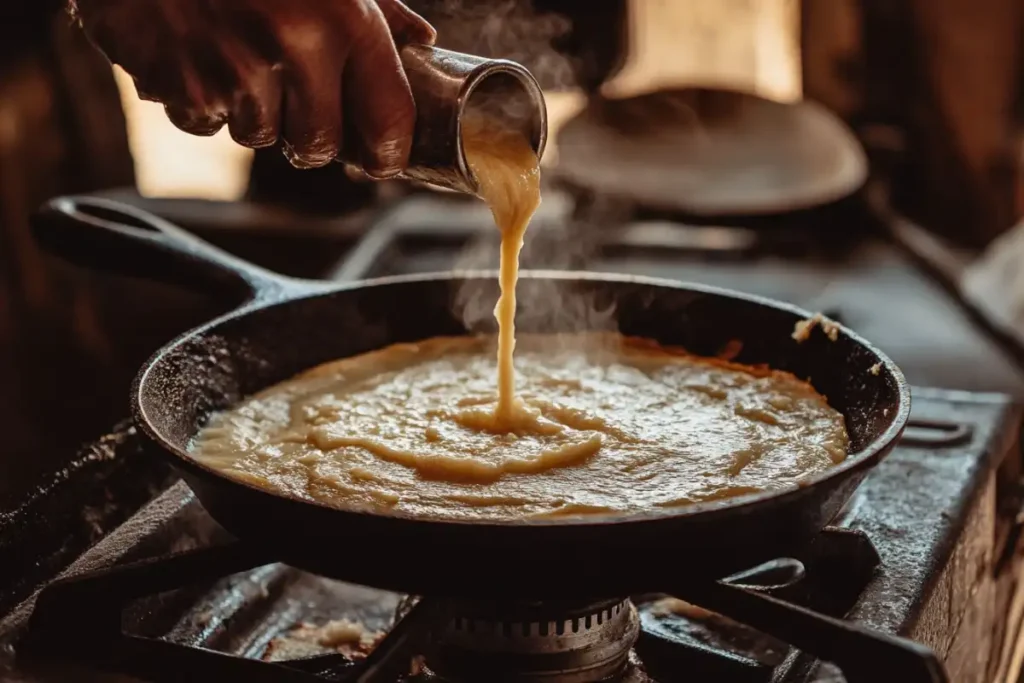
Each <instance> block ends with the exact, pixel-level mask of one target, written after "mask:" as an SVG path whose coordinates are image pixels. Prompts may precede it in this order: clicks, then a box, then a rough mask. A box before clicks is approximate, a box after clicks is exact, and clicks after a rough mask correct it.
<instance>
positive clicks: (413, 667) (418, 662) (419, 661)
mask: <svg viewBox="0 0 1024 683" xmlns="http://www.w3.org/2000/svg"><path fill="white" fill-rule="evenodd" d="M424 667H425V661H424V658H423V655H416V656H415V657H413V658H412V661H410V662H409V675H410V676H419V675H420V674H422V673H423V670H424Z"/></svg>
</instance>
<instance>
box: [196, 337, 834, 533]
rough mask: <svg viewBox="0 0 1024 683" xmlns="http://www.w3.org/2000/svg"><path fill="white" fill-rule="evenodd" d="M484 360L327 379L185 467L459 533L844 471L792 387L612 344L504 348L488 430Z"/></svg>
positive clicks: (444, 351) (219, 418) (243, 412)
mask: <svg viewBox="0 0 1024 683" xmlns="http://www.w3.org/2000/svg"><path fill="white" fill-rule="evenodd" d="M494 351H495V340H494V338H491V337H483V338H478V337H452V338H435V339H429V340H426V341H423V342H419V343H416V344H400V345H396V346H390V347H387V348H384V349H381V350H378V351H373V352H370V353H367V354H364V355H360V356H356V357H353V358H348V359H343V360H339V361H335V362H332V363H328V364H326V365H323V366H320V367H317V368H314V369H312V370H310V371H308V372H306V373H304V374H302V375H300V376H298V377H296V378H294V379H292V380H289V381H287V382H284V383H282V384H279V385H277V386H274V387H271V388H269V389H267V390H265V391H263V392H262V393H260V394H258V395H256V396H254V397H252V398H250V399H248V400H246V401H245V402H243V403H242V404H241V405H239V406H237V407H236V408H234V409H232V410H229V411H227V412H224V413H221V414H219V415H216V416H214V417H213V419H212V420H211V421H210V423H209V425H208V426H207V427H206V428H205V429H203V430H202V432H201V433H200V434H199V435H198V437H197V438H196V440H195V442H194V444H193V449H192V450H193V455H194V457H195V458H196V459H197V460H199V461H200V462H203V463H205V464H207V465H210V466H212V467H214V468H216V469H218V470H220V471H221V472H222V473H223V474H225V475H226V476H228V477H232V478H235V479H240V480H243V481H247V482H250V483H253V484H255V485H257V486H260V487H262V488H265V489H269V490H271V491H276V492H280V493H285V494H289V495H293V496H297V497H299V498H304V499H307V500H312V501H319V502H321V503H325V504H328V505H331V506H336V507H340V508H347V509H353V508H355V509H368V510H373V511H378V512H396V513H401V514H409V515H417V516H426V517H431V518H441V519H463V520H494V519H517V518H531V517H551V516H567V515H585V514H601V513H627V512H640V511H645V510H652V509H656V508H668V507H675V506H681V505H687V504H692V503H696V502H700V501H707V500H714V499H720V498H727V497H731V496H736V495H741V494H745V493H751V492H756V491H762V490H768V489H778V488H782V487H789V486H792V485H794V484H796V483H798V482H799V481H800V480H802V479H804V478H806V477H808V476H811V475H814V474H817V473H819V472H822V471H824V470H826V469H828V468H830V467H832V466H833V465H835V464H837V463H839V462H841V461H842V460H843V459H844V458H845V457H846V453H847V448H848V439H847V434H846V429H845V425H844V422H843V417H842V415H841V414H840V413H839V412H838V411H836V410H834V409H833V408H831V407H829V406H828V404H827V402H826V400H825V399H824V397H822V396H821V395H820V394H818V393H817V392H816V391H815V390H814V389H813V387H811V386H810V385H809V384H807V383H806V382H803V381H801V380H799V379H797V378H795V377H794V376H792V375H789V374H787V373H783V372H777V371H770V370H759V369H755V368H748V367H745V366H740V365H735V364H730V363H726V362H724V361H717V360H712V359H706V358H699V357H695V356H691V355H687V354H685V353H683V352H681V351H679V350H673V349H666V348H662V347H659V346H657V345H656V344H654V343H652V342H648V341H643V340H637V339H627V338H623V337H619V336H617V335H611V334H597V333H590V334H580V335H569V336H558V337H555V336H546V335H539V336H533V335H525V336H524V335H520V338H519V348H518V350H517V353H516V361H515V362H516V370H517V374H518V378H519V387H520V391H519V394H518V397H517V400H518V401H519V408H518V409H519V410H520V413H521V417H520V419H519V420H517V422H516V423H515V425H513V426H512V427H509V425H498V424H496V423H495V421H494V415H495V408H496V406H497V402H498V397H497V396H496V394H495V391H494Z"/></svg>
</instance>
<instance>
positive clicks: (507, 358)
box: [462, 118, 540, 431]
mask: <svg viewBox="0 0 1024 683" xmlns="http://www.w3.org/2000/svg"><path fill="white" fill-rule="evenodd" d="M462 142H463V147H464V149H465V154H466V160H467V161H468V162H469V168H470V170H471V171H472V172H473V175H474V176H475V177H476V180H477V183H478V185H479V191H480V196H481V197H482V198H483V200H484V201H485V202H487V204H488V206H490V209H491V213H492V214H493V215H494V222H495V223H496V224H497V226H498V230H500V231H501V261H500V271H499V284H500V286H501V296H500V297H499V298H498V304H497V306H496V307H495V309H494V316H495V318H497V320H498V403H497V406H496V407H495V409H494V422H493V424H492V425H490V426H491V427H492V428H493V429H495V430H499V431H500V430H502V429H506V430H508V429H513V428H515V427H517V426H518V427H520V428H522V427H526V426H528V425H529V423H530V421H531V417H532V416H531V414H530V413H528V412H525V411H524V410H523V405H522V403H521V402H520V401H518V400H517V398H516V386H515V367H514V365H513V354H514V352H515V347H516V323H515V315H516V282H517V281H518V280H519V252H520V251H521V250H522V248H523V239H524V236H525V234H526V228H527V226H529V224H530V219H531V218H532V217H533V214H534V212H536V210H537V207H538V206H540V163H539V161H538V159H537V155H536V153H534V151H533V148H532V147H531V146H530V142H529V140H527V139H526V137H525V136H524V135H523V134H522V133H519V132H517V131H511V130H507V129H503V128H500V127H498V126H496V125H494V124H488V123H487V122H486V121H485V120H483V119H479V118H478V119H468V120H467V121H466V123H465V124H464V125H463V133H462ZM481 426H486V425H484V424H481Z"/></svg>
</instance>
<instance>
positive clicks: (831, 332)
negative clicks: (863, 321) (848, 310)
mask: <svg viewBox="0 0 1024 683" xmlns="http://www.w3.org/2000/svg"><path fill="white" fill-rule="evenodd" d="M815 327H821V331H822V332H824V333H825V336H826V337H828V338H829V339H830V340H832V341H836V340H838V339H839V323H837V322H835V321H834V320H829V319H828V318H826V317H825V316H823V315H822V314H821V313H815V314H814V315H812V316H811V317H810V318H808V319H807V320H801V321H799V322H798V323H797V324H796V325H795V326H794V327H793V334H792V337H793V339H795V340H796V341H797V343H800V342H805V341H807V339H808V338H809V337H810V336H811V332H812V331H813V330H814V328H815Z"/></svg>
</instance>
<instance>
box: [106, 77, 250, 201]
mask: <svg viewBox="0 0 1024 683" xmlns="http://www.w3.org/2000/svg"><path fill="white" fill-rule="evenodd" d="M114 76H115V78H116V79H117V85H118V88H119V89H120V91H121V103H122V106H123V107H124V113H125V119H126V120H127V124H128V143H129V145H130V147H131V150H132V156H133V158H134V159H135V178H136V183H137V185H138V189H139V192H140V193H141V194H143V195H145V196H147V197H198V198H202V199H222V200H233V199H238V198H239V197H241V196H242V195H243V194H244V193H245V188H246V185H247V184H248V181H249V167H250V165H251V163H252V150H249V149H246V148H244V147H241V146H240V145H238V144H236V143H235V142H234V140H232V139H231V136H230V135H228V131H227V129H225V130H222V131H221V132H219V133H218V134H217V135H214V136H213V137H200V136H196V135H189V134H188V133H184V132H182V131H180V130H178V129H177V128H175V127H174V126H173V125H172V124H171V122H170V121H168V120H167V117H166V116H165V115H164V108H163V106H161V105H160V104H157V103H155V102H144V101H142V100H140V99H139V98H138V96H137V95H136V93H135V86H134V84H133V83H132V80H131V77H130V76H128V74H126V73H125V72H124V71H122V70H121V69H120V68H119V67H114Z"/></svg>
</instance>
